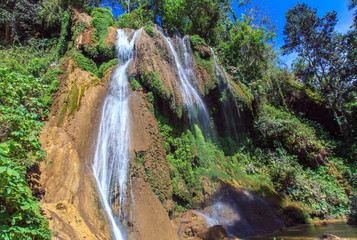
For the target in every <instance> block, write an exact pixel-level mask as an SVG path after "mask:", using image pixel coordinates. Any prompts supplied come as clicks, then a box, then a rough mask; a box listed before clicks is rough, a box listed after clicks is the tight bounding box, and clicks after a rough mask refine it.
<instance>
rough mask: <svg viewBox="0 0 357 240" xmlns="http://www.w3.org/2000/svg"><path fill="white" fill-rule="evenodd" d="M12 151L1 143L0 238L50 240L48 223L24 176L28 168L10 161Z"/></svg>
mask: <svg viewBox="0 0 357 240" xmlns="http://www.w3.org/2000/svg"><path fill="white" fill-rule="evenodd" d="M8 156H10V148H9V146H8V145H7V144H6V143H1V144H0V176H1V177H0V216H1V217H0V226H1V231H0V237H1V239H51V231H50V230H49V229H48V220H47V219H46V218H45V217H44V216H42V215H41V210H40V204H39V203H37V202H36V199H35V198H34V197H33V196H32V193H31V190H30V188H29V187H28V185H27V183H26V181H25V179H24V175H25V172H26V168H25V167H24V166H21V165H17V164H15V163H14V162H12V161H11V160H9V159H8Z"/></svg>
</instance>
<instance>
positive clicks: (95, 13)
mask: <svg viewBox="0 0 357 240" xmlns="http://www.w3.org/2000/svg"><path fill="white" fill-rule="evenodd" d="M91 16H92V17H93V20H92V24H93V26H94V27H95V29H96V30H95V36H96V37H97V39H98V42H99V45H101V46H104V42H105V38H106V36H107V34H108V27H109V26H113V25H114V19H113V15H112V13H111V12H110V11H109V10H108V9H105V8H93V9H92V11H91Z"/></svg>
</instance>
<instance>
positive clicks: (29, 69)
mask: <svg viewBox="0 0 357 240" xmlns="http://www.w3.org/2000/svg"><path fill="white" fill-rule="evenodd" d="M46 48H47V47H46V43H45V42H40V41H37V40H33V42H31V43H30V45H28V46H23V47H16V46H14V47H12V48H10V49H7V50H2V51H0V55H1V60H0V63H1V68H0V104H1V105H0V125H1V131H0V141H1V142H0V145H1V151H0V176H1V181H0V215H1V218H0V228H1V233H0V236H1V238H2V239H50V238H51V233H50V231H49V230H48V222H47V219H45V218H44V217H43V216H42V214H41V211H40V206H39V204H38V203H37V202H36V198H34V197H33V196H32V192H31V190H30V188H29V186H28V185H27V182H26V181H25V175H26V168H27V167H29V166H31V165H33V164H36V163H38V162H39V161H42V160H43V159H44V158H45V152H44V151H43V150H42V149H41V143H40V140H39V139H38V136H39V134H40V130H41V127H42V126H43V123H42V121H43V119H45V117H46V115H47V114H48V113H49V110H48V107H49V105H50V104H51V101H52V99H51V93H52V92H54V91H56V90H57V85H58V82H57V81H56V78H57V76H58V74H59V73H60V71H59V70H58V69H57V68H55V67H54V68H53V69H52V70H51V71H49V72H48V73H47V74H45V73H46V70H47V69H48V67H49V66H50V63H51V62H52V61H53V59H52V52H53V51H52V52H51V51H49V50H45V49H46Z"/></svg>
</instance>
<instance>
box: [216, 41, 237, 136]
mask: <svg viewBox="0 0 357 240" xmlns="http://www.w3.org/2000/svg"><path fill="white" fill-rule="evenodd" d="M211 53H212V56H213V60H214V63H215V70H216V76H217V79H218V89H219V92H220V93H221V99H222V100H221V109H222V111H223V116H224V120H225V124H226V132H227V135H228V136H230V137H232V138H233V139H234V140H235V141H237V142H238V141H239V138H238V129H237V125H236V124H237V119H235V117H234V113H233V106H232V104H231V101H230V100H229V99H228V94H229V92H231V91H232V86H231V82H230V81H231V80H230V78H229V77H228V75H227V73H226V71H225V70H224V69H221V68H220V66H219V64H218V60H217V58H216V55H215V54H214V51H213V49H212V48H211ZM227 91H228V92H227Z"/></svg>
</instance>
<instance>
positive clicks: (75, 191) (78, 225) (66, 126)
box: [40, 59, 110, 239]
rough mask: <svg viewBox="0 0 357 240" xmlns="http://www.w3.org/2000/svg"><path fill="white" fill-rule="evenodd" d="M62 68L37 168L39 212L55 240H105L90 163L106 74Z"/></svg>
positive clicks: (105, 229) (70, 66)
mask: <svg viewBox="0 0 357 240" xmlns="http://www.w3.org/2000/svg"><path fill="white" fill-rule="evenodd" d="M64 66H65V67H64V69H63V71H64V73H63V75H62V76H60V78H59V79H60V86H61V90H60V91H59V92H58V93H57V96H56V98H55V99H54V103H53V106H52V111H51V116H50V118H49V121H48V122H47V123H46V126H45V127H44V129H43V131H42V134H41V137H40V140H41V143H42V145H43V148H44V149H45V150H46V152H47V154H48V159H49V161H47V162H43V163H42V164H41V181H40V182H41V184H42V186H43V189H44V192H45V194H44V197H43V200H42V202H43V205H42V208H43V210H44V212H45V214H46V215H47V216H48V217H50V227H51V229H52V230H53V234H54V236H56V237H57V238H58V239H84V238H95V239H108V237H107V236H109V235H110V234H109V232H110V231H109V230H108V227H107V224H106V220H105V219H106V217H105V215H104V213H103V212H102V210H101V209H100V207H99V208H98V203H99V202H100V200H99V198H98V195H97V193H96V185H95V182H94V181H93V178H92V176H91V170H90V162H88V159H89V152H90V151H89V150H90V147H91V145H92V141H93V136H94V134H95V132H96V129H97V124H98V121H99V119H100V118H99V117H100V108H101V104H102V100H103V99H104V95H105V93H106V86H107V84H108V82H109V80H110V71H109V72H107V74H106V76H105V77H104V78H103V80H102V81H99V79H98V78H97V77H96V76H94V75H93V74H91V73H88V72H85V71H83V70H81V69H79V68H78V67H77V65H76V63H75V61H73V60H72V59H67V60H66V62H65V64H64Z"/></svg>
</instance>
